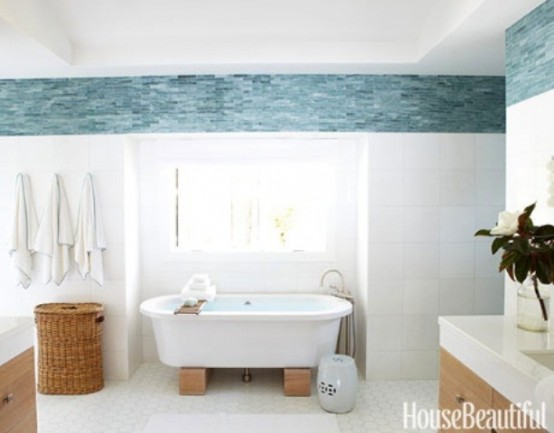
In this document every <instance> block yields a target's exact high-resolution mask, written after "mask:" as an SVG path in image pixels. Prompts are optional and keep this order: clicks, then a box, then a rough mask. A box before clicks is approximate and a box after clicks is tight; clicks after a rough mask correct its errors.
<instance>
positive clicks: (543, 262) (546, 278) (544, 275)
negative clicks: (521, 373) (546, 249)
mask: <svg viewBox="0 0 554 433" xmlns="http://www.w3.org/2000/svg"><path fill="white" fill-rule="evenodd" d="M552 264H553V263H552V262H551V261H550V257H549V256H548V255H547V254H541V255H540V256H538V263H537V277H538V278H539V281H540V282H541V283H543V284H551V283H553V282H554V280H553V278H552V277H553V274H552V269H553V266H552Z"/></svg>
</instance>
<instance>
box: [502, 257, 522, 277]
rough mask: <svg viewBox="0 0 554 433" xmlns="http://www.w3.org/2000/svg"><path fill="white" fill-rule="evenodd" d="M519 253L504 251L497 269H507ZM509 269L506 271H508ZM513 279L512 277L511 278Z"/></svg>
mask: <svg viewBox="0 0 554 433" xmlns="http://www.w3.org/2000/svg"><path fill="white" fill-rule="evenodd" d="M519 256H520V255H519V254H518V253H517V251H506V252H504V254H502V260H501V261H500V267H499V271H500V272H502V271H504V270H506V271H508V268H509V267H510V266H512V265H513V264H514V262H515V261H516V260H517V259H518V257H519ZM509 272H510V271H508V273H509ZM512 279H513V278H512Z"/></svg>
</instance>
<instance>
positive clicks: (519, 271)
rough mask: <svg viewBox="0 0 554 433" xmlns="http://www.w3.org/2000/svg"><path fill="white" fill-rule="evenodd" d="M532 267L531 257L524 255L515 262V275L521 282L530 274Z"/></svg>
mask: <svg viewBox="0 0 554 433" xmlns="http://www.w3.org/2000/svg"><path fill="white" fill-rule="evenodd" d="M530 267H531V257H529V256H522V257H521V258H520V259H519V260H517V261H516V262H515V277H516V280H517V281H519V282H520V283H523V282H524V281H525V279H526V278H527V275H529V268H530Z"/></svg>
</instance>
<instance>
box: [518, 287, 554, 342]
mask: <svg viewBox="0 0 554 433" xmlns="http://www.w3.org/2000/svg"><path fill="white" fill-rule="evenodd" d="M539 294H540V296H541V298H542V299H543V301H544V308H545V310H546V317H547V320H545V319H544V315H543V311H542V308H541V305H540V302H539V299H538V298H537V294H536V293H535V288H534V287H533V281H532V280H530V279H529V280H526V281H524V282H523V284H522V285H521V286H520V287H519V289H518V291H517V326H518V328H521V329H525V330H526V331H535V332H545V331H548V322H549V320H550V294H549V293H548V291H547V290H545V289H542V288H540V287H539Z"/></svg>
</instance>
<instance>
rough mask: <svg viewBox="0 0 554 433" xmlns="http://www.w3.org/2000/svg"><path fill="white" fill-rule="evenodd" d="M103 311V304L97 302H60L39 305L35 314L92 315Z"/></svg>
mask: <svg viewBox="0 0 554 433" xmlns="http://www.w3.org/2000/svg"><path fill="white" fill-rule="evenodd" d="M103 310H104V307H103V306H102V304H97V303H95V302H74V303H67V302H58V303H48V304H39V305H37V306H36V307H35V313H40V314H90V313H101V312H102V311H103Z"/></svg>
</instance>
